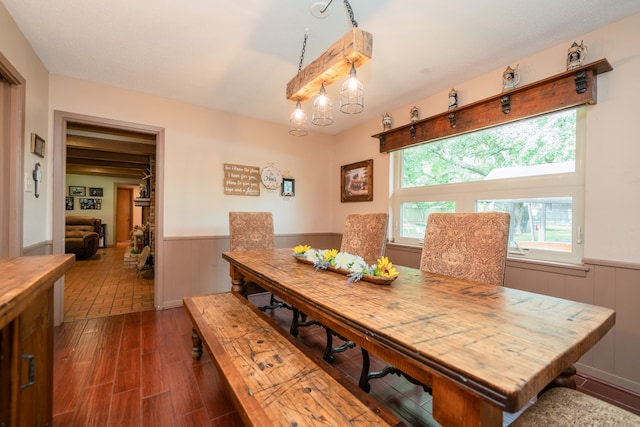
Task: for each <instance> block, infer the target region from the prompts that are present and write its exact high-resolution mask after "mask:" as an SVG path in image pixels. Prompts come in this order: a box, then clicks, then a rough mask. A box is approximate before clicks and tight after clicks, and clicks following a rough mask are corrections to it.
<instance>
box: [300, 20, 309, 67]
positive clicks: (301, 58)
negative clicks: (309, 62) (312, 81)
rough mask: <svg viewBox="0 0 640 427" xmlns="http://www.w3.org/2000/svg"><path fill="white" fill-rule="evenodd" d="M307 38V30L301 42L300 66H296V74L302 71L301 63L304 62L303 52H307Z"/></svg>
mask: <svg viewBox="0 0 640 427" xmlns="http://www.w3.org/2000/svg"><path fill="white" fill-rule="evenodd" d="M308 38H309V30H308V29H307V30H305V32H304V40H303V41H302V52H301V53H300V64H298V74H300V71H302V61H304V52H305V50H307V39H308Z"/></svg>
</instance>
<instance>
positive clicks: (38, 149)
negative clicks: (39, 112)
mask: <svg viewBox="0 0 640 427" xmlns="http://www.w3.org/2000/svg"><path fill="white" fill-rule="evenodd" d="M31 152H32V153H33V154H35V155H36V156H40V157H44V138H42V137H41V136H38V135H37V134H35V133H31Z"/></svg>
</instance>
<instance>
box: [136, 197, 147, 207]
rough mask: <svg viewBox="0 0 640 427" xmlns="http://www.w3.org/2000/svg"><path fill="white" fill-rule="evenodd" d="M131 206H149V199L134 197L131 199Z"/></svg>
mask: <svg viewBox="0 0 640 427" xmlns="http://www.w3.org/2000/svg"><path fill="white" fill-rule="evenodd" d="M133 204H134V205H136V206H142V207H146V206H151V199H150V198H148V197H146V198H144V197H136V198H134V199H133Z"/></svg>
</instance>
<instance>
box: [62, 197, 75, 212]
mask: <svg viewBox="0 0 640 427" xmlns="http://www.w3.org/2000/svg"><path fill="white" fill-rule="evenodd" d="M64 201H65V205H64V206H65V208H64V209H65V210H67V211H72V210H73V196H66V197H65V198H64Z"/></svg>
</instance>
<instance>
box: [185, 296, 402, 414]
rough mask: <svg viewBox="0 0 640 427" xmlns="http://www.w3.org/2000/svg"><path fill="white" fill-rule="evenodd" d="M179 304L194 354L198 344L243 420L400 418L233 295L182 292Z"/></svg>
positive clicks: (196, 351) (256, 310) (247, 303)
mask: <svg viewBox="0 0 640 427" xmlns="http://www.w3.org/2000/svg"><path fill="white" fill-rule="evenodd" d="M184 305H185V308H186V309H187V312H188V313H189V316H190V317H191V319H192V321H193V325H194V330H195V332H197V334H198V337H199V340H198V338H197V337H196V338H195V339H194V345H195V347H196V348H194V352H195V353H196V356H198V354H197V353H198V351H200V352H201V348H202V343H204V345H205V347H206V348H207V350H208V351H209V354H210V355H211V357H212V359H213V360H214V363H215V364H216V366H217V368H218V371H219V372H220V376H221V378H223V380H224V381H225V383H226V384H225V385H226V388H227V390H228V392H229V393H230V394H229V395H230V397H231V399H232V400H233V402H234V404H235V406H236V409H237V410H238V413H239V414H240V417H241V418H242V420H243V422H244V423H245V425H256V426H296V425H297V426H308V425H323V426H343V425H344V426H348V425H358V426H367V425H370V426H374V425H375V426H380V425H403V424H402V423H401V422H400V421H399V420H398V419H397V418H396V417H395V416H394V415H393V414H391V412H390V411H388V409H386V408H384V406H382V405H381V404H380V403H379V402H377V401H376V400H375V399H373V398H372V397H371V396H369V395H367V394H366V393H364V392H363V391H362V390H360V389H359V388H358V387H357V386H356V384H355V383H352V382H349V381H348V379H346V378H345V377H344V376H342V375H341V374H340V373H339V372H338V371H337V370H336V369H335V368H333V367H332V366H331V365H329V364H328V363H326V362H324V361H323V360H321V359H320V358H318V357H316V356H314V355H312V354H311V353H309V352H308V351H307V350H306V349H304V348H302V346H298V345H297V343H296V342H295V341H294V340H293V339H292V338H291V337H289V336H286V335H284V334H282V333H280V332H278V329H277V326H276V325H275V324H274V323H273V322H272V321H271V320H270V319H268V318H267V317H265V316H264V315H263V314H262V313H261V312H260V311H259V310H258V309H257V308H256V307H254V306H253V305H252V304H251V303H250V302H248V301H247V300H246V299H244V298H242V297H241V296H239V295H238V294H235V293H232V292H226V293H220V294H211V295H203V296H194V297H185V298H184ZM198 347H200V350H198ZM200 354H201V353H200Z"/></svg>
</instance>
